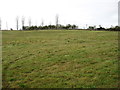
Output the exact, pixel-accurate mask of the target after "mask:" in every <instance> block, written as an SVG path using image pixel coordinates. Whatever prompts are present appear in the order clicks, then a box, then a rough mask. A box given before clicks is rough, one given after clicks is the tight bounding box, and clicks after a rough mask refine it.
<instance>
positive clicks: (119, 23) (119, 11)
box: [118, 1, 120, 26]
mask: <svg viewBox="0 0 120 90" xmlns="http://www.w3.org/2000/svg"><path fill="white" fill-rule="evenodd" d="M118 26H120V1H119V2H118Z"/></svg>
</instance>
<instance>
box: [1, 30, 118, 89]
mask: <svg viewBox="0 0 120 90" xmlns="http://www.w3.org/2000/svg"><path fill="white" fill-rule="evenodd" d="M2 35H3V41H2V43H3V47H2V49H3V51H2V53H3V57H2V58H3V62H2V63H3V87H4V88H116V87H117V85H118V32H109V31H82V30H80V31H79V30H58V31H57V30H48V31H47V30H46V31H45V30H41V31H3V32H2Z"/></svg>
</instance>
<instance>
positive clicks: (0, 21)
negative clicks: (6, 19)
mask: <svg viewBox="0 0 120 90" xmlns="http://www.w3.org/2000/svg"><path fill="white" fill-rule="evenodd" d="M1 22H2V21H1V18H0V30H1Z"/></svg>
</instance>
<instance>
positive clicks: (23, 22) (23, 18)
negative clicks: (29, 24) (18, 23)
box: [22, 16, 25, 30]
mask: <svg viewBox="0 0 120 90" xmlns="http://www.w3.org/2000/svg"><path fill="white" fill-rule="evenodd" d="M24 24H25V17H24V16H22V30H24Z"/></svg>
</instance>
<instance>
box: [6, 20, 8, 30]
mask: <svg viewBox="0 0 120 90" xmlns="http://www.w3.org/2000/svg"><path fill="white" fill-rule="evenodd" d="M6 30H8V23H7V21H6Z"/></svg>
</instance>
